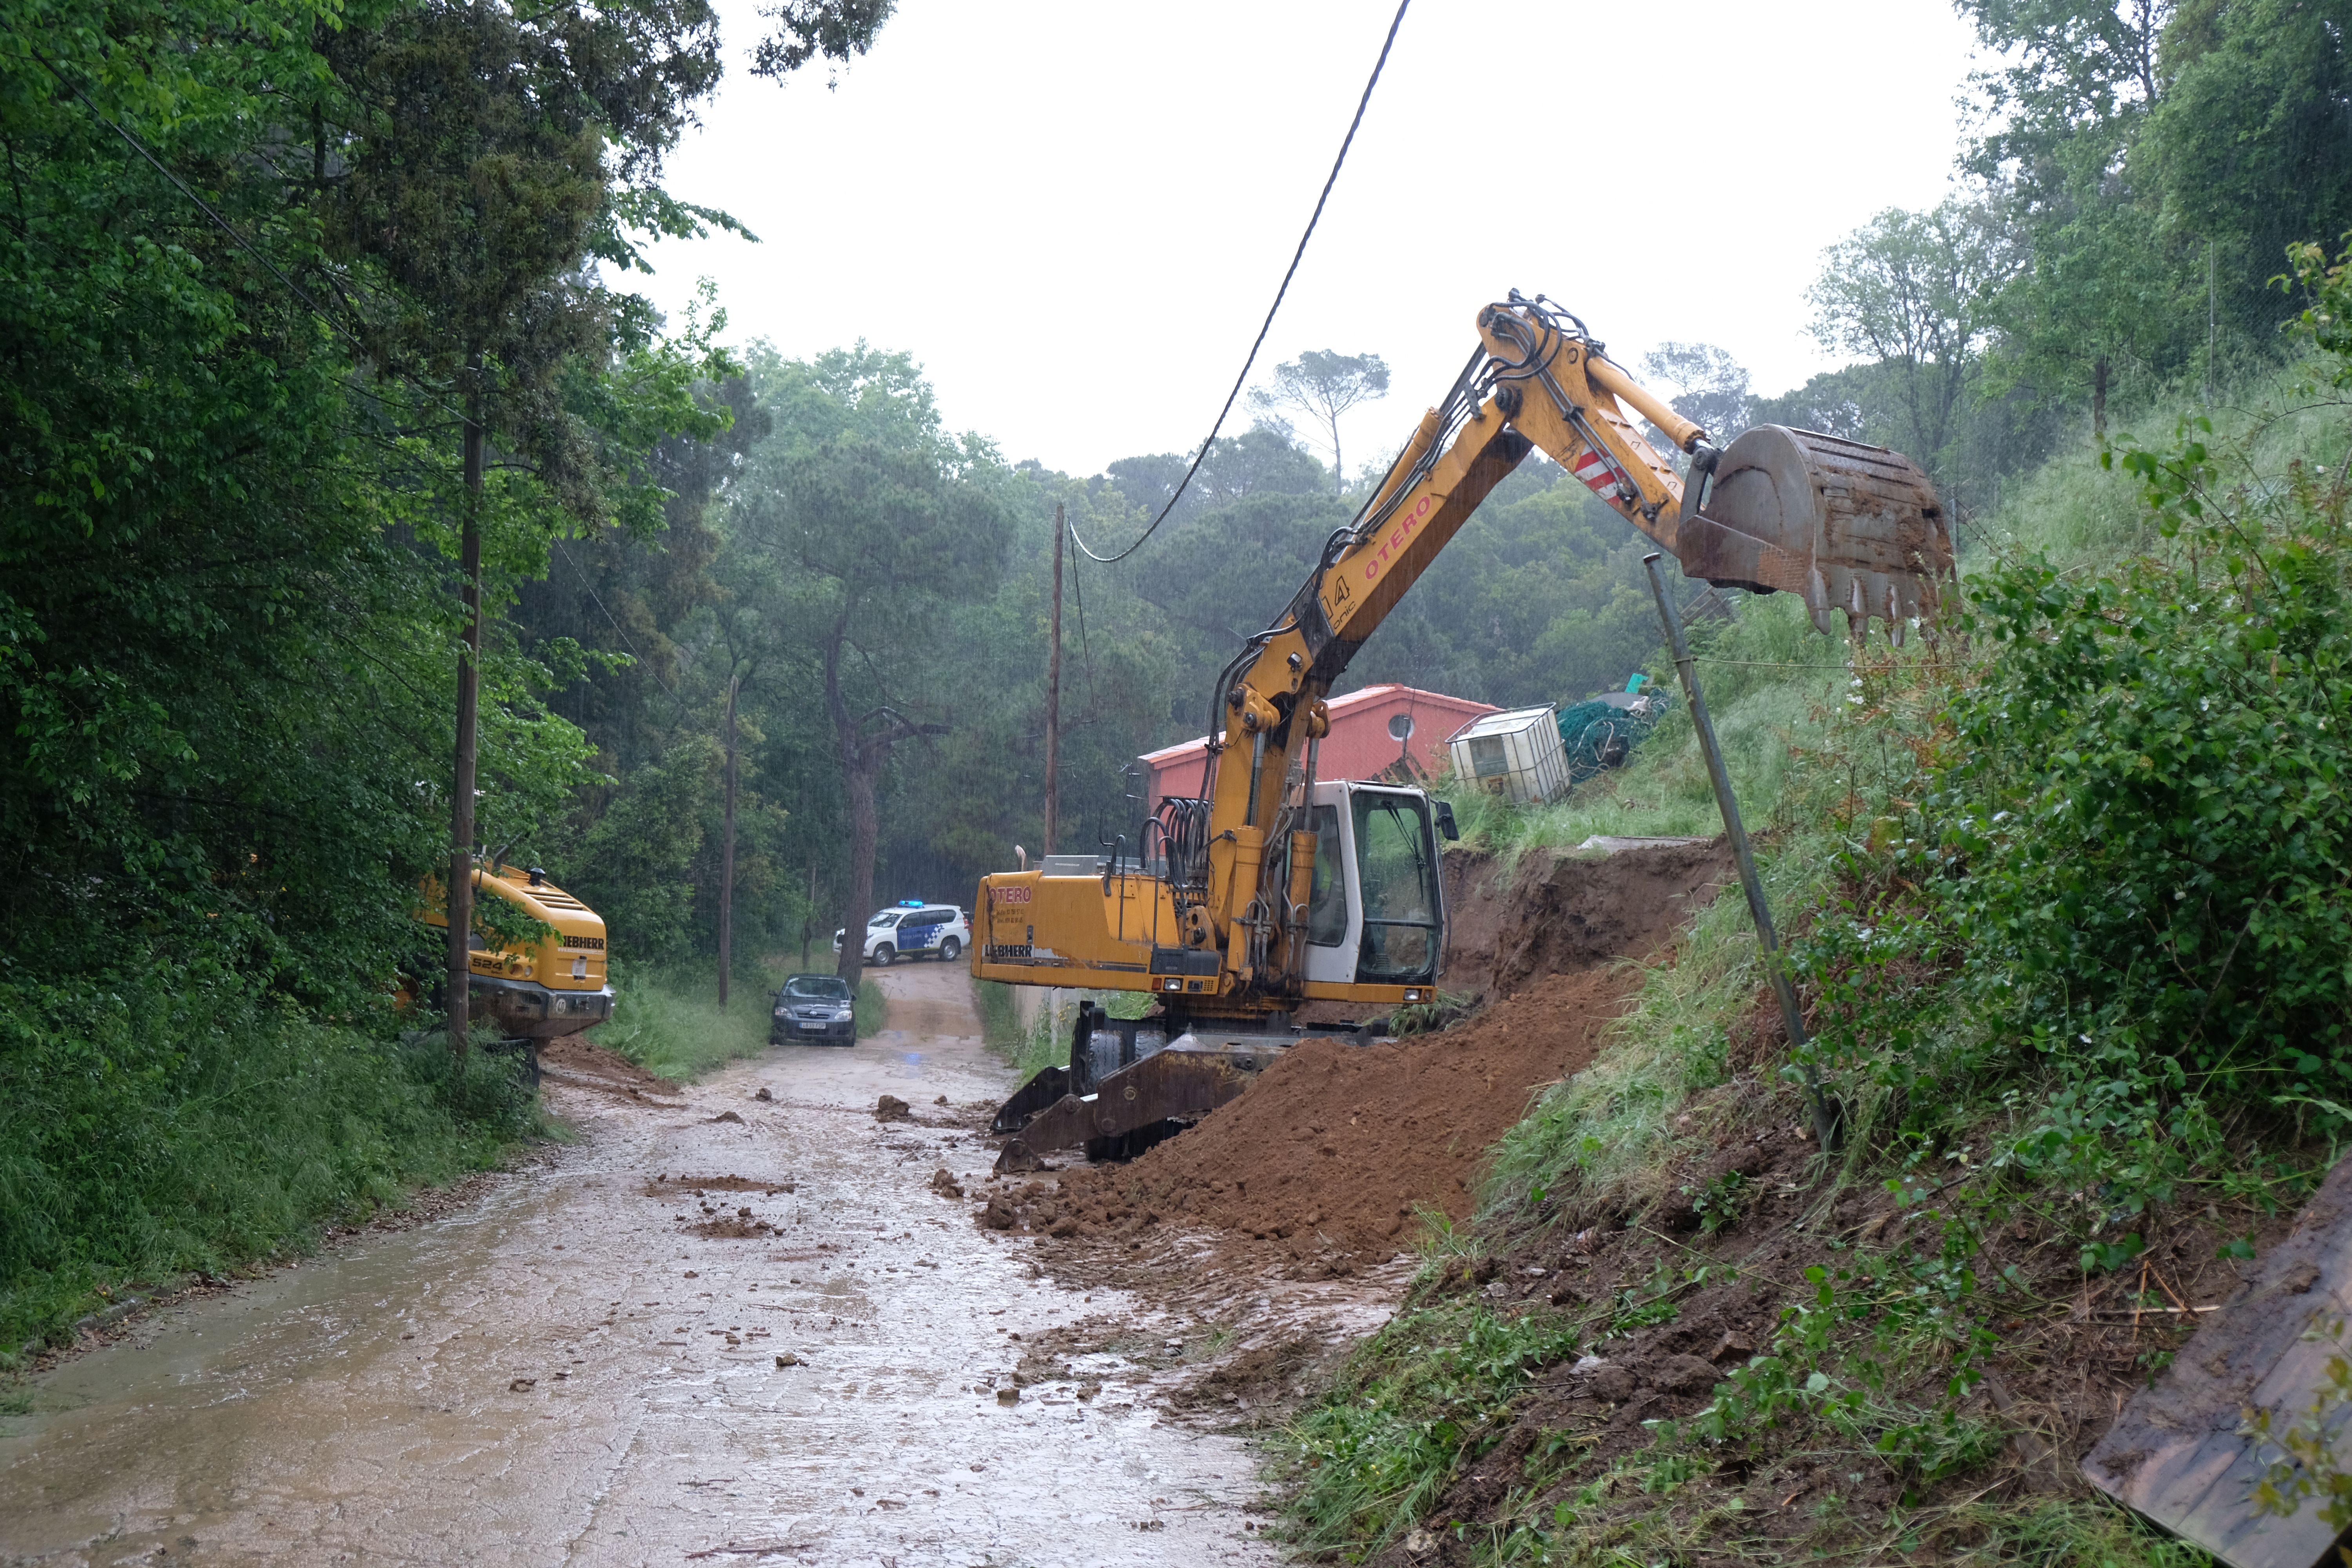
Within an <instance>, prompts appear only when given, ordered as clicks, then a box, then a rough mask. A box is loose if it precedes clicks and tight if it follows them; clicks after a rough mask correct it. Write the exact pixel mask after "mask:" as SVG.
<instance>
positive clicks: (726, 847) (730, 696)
mask: <svg viewBox="0 0 2352 1568" xmlns="http://www.w3.org/2000/svg"><path fill="white" fill-rule="evenodd" d="M742 684H743V678H742V677H741V676H737V677H735V678H734V679H731V680H730V681H729V682H728V683H727V816H726V824H727V825H726V828H725V830H724V838H723V841H722V847H721V848H720V849H719V1011H720V1012H722V1013H723V1012H725V1011H726V1010H727V977H728V976H729V974H730V973H732V972H733V971H734V967H735V694H736V692H737V691H738V690H740V689H741V687H742Z"/></svg>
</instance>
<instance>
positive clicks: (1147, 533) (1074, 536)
mask: <svg viewBox="0 0 2352 1568" xmlns="http://www.w3.org/2000/svg"><path fill="white" fill-rule="evenodd" d="M1410 5H1412V0H1400V3H1399V5H1397V8H1396V16H1395V17H1394V19H1392V20H1391V22H1390V23H1389V36H1388V37H1386V38H1385V39H1383V40H1382V41H1381V58H1379V59H1377V60H1374V61H1373V62H1372V74H1371V78H1370V79H1369V80H1367V81H1366V82H1365V83H1364V96H1363V97H1362V98H1360V99H1358V100H1356V117H1355V118H1354V119H1353V120H1350V121H1348V134H1347V136H1346V137H1345V138H1344V139H1342V140H1341V142H1339V156H1338V157H1337V158H1334V159H1332V160H1331V173H1330V174H1329V176H1328V178H1326V179H1325V180H1324V182H1323V194H1322V195H1319V196H1318V197H1316V198H1315V211H1314V213H1313V214H1312V215H1311V216H1309V217H1308V218H1307V232H1306V233H1304V234H1302V235H1300V236H1299V237H1298V248H1297V250H1296V251H1294V252H1292V253H1291V258H1290V267H1289V269H1288V270H1287V271H1286V272H1284V273H1283V275H1282V287H1281V288H1279V289H1276V290H1275V291H1274V303H1273V304H1271V305H1269V306H1267V307H1266V310H1265V322H1264V323H1263V324H1262V325H1261V326H1259V328H1258V330H1257V341H1256V342H1253V343H1251V344H1250V352H1249V357H1248V358H1247V359H1245V360H1244V361H1242V373H1241V374H1239V375H1237V376H1235V377H1234V389H1233V390H1232V391H1231V392H1228V393H1227V394H1225V405H1224V406H1223V408H1220V409H1219V410H1217V422H1216V423H1215V424H1213V425H1212V426H1209V435H1208V438H1207V439H1206V440H1204V441H1202V443H1201V449H1200V450H1199V451H1197V452H1195V453H1193V454H1192V467H1191V468H1186V469H1185V470H1184V477H1183V479H1180V480H1179V481H1177V485H1176V493H1175V494H1174V495H1172V496H1170V497H1169V498H1168V504H1167V505H1166V506H1163V507H1161V508H1160V515H1159V516H1158V517H1155V518H1153V519H1152V520H1151V526H1150V527H1149V528H1147V529H1145V530H1144V531H1143V532H1142V534H1141V536H1140V537H1139V538H1138V539H1137V540H1136V542H1134V543H1132V544H1130V545H1129V546H1128V547H1127V548H1126V549H1124V550H1122V551H1120V552H1118V554H1116V555H1097V554H1096V553H1095V552H1094V551H1093V550H1091V549H1089V548H1088V547H1087V542H1086V541H1085V540H1083V539H1080V538H1079V537H1078V529H1077V524H1076V523H1075V522H1073V523H1072V524H1070V542H1071V543H1073V544H1075V545H1076V546H1077V547H1078V549H1079V550H1080V551H1082V552H1085V554H1086V556H1087V559H1088V560H1090V561H1097V562H1100V563H1102V564H1104V565H1106V566H1108V565H1110V564H1111V563H1114V562H1118V561H1124V560H1126V559H1127V558H1128V557H1129V556H1130V555H1132V554H1134V553H1135V552H1137V551H1139V550H1140V549H1142V548H1143V543H1144V541H1145V540H1148V539H1150V537H1151V536H1152V535H1153V534H1154V533H1156V532H1158V531H1159V530H1160V524H1161V523H1163V522H1166V521H1168V514H1169V513H1170V512H1171V511H1174V510H1176V503H1177V502H1178V501H1180V500H1183V499H1184V490H1185V487H1186V486H1188V485H1190V484H1191V483H1192V476H1193V475H1194V474H1197V473H1199V472H1200V471H1201V462H1202V459H1203V458H1206V457H1208V455H1209V448H1210V447H1213V446H1214V445H1215V444H1216V440H1217V432H1219V431H1220V430H1223V428H1224V427H1225V417H1226V416H1228V415H1230V414H1231V413H1233V411H1234V399H1236V398H1238V397H1240V396H1241V395H1242V387H1243V385H1244V384H1245V383H1247V382H1248V380H1249V373H1250V367H1251V366H1252V365H1254V364H1255V363H1257V351H1258V350H1260V349H1262V348H1264V347H1265V334H1266V333H1267V332H1268V331H1271V330H1272V329H1273V326H1274V316H1275V312H1276V311H1277V310H1281V309H1282V297H1283V296H1284V295H1285V294H1286V293H1288V292H1289V291H1290V280H1291V279H1293V278H1295V277H1297V275H1298V263H1299V262H1300V260H1301V259H1303V258H1305V257H1306V255H1307V241H1308V240H1310V239H1312V238H1314V237H1315V226H1316V224H1317V223H1318V222H1320V221H1321V219H1322V216H1323V204H1324V203H1326V202H1328V201H1329V200H1330V199H1331V187H1332V186H1333V185H1336V184H1339V170H1340V167H1341V166H1342V165H1343V164H1345V163H1347V161H1348V149H1349V147H1351V146H1353V145H1355V141H1356V128H1357V127H1358V126H1360V125H1361V124H1363V122H1364V110H1365V109H1366V107H1368V106H1369V105H1370V103H1371V101H1372V89H1374V88H1376V87H1378V86H1379V85H1380V84H1381V68H1382V67H1384V66H1386V65H1387V64H1388V63H1389V50H1390V49H1391V48H1393V47H1396V36H1397V29H1398V28H1399V27H1401V26H1404V14H1405V9H1406V7H1408V6H1410Z"/></svg>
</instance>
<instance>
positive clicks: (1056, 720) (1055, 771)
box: [1045, 501, 1062, 855]
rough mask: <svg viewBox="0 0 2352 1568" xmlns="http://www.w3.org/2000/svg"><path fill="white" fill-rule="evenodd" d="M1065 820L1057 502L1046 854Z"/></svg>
mask: <svg viewBox="0 0 2352 1568" xmlns="http://www.w3.org/2000/svg"><path fill="white" fill-rule="evenodd" d="M1061 819H1062V503H1061V502H1060V501H1055V503H1054V641H1053V646H1052V647H1051V648H1050V649H1048V651H1047V652H1046V655H1045V853H1046V854H1048V855H1051V854H1052V853H1053V852H1054V834H1055V829H1056V828H1057V827H1058V826H1060V824H1061Z"/></svg>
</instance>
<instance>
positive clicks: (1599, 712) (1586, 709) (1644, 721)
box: [1559, 697, 1664, 787]
mask: <svg viewBox="0 0 2352 1568" xmlns="http://www.w3.org/2000/svg"><path fill="white" fill-rule="evenodd" d="M1663 707H1664V703H1663V702H1662V701H1661V700H1659V699H1657V698H1655V697H1652V698H1651V699H1650V700H1648V701H1646V702H1644V703H1643V704H1641V705H1640V706H1638V707H1634V708H1619V707H1616V706H1614V705H1612V704H1611V703H1607V702H1603V701H1601V700H1598V699H1595V700H1592V701H1590V702H1579V703H1575V704H1573V705H1571V706H1570V707H1567V708H1563V709H1561V710H1559V743H1560V750H1561V751H1562V752H1566V753H1567V756H1568V782H1569V784H1570V787H1573V786H1575V785H1577V784H1582V783H1583V782H1584V781H1585V780H1587V779H1589V778H1591V777H1592V776H1593V775H1594V774H1595V773H1600V772H1601V770H1602V769H1604V768H1617V767H1622V766H1624V765H1625V759H1626V758H1628V757H1630V756H1632V755H1633V748H1634V747H1636V746H1638V745H1640V744H1641V743H1642V742H1643V741H1644V740H1646V739H1647V738H1648V737H1649V733H1650V731H1651V729H1652V728H1653V727H1654V726H1655V725H1656V723H1657V721H1658V713H1659V710H1661V709H1662V708H1663Z"/></svg>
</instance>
